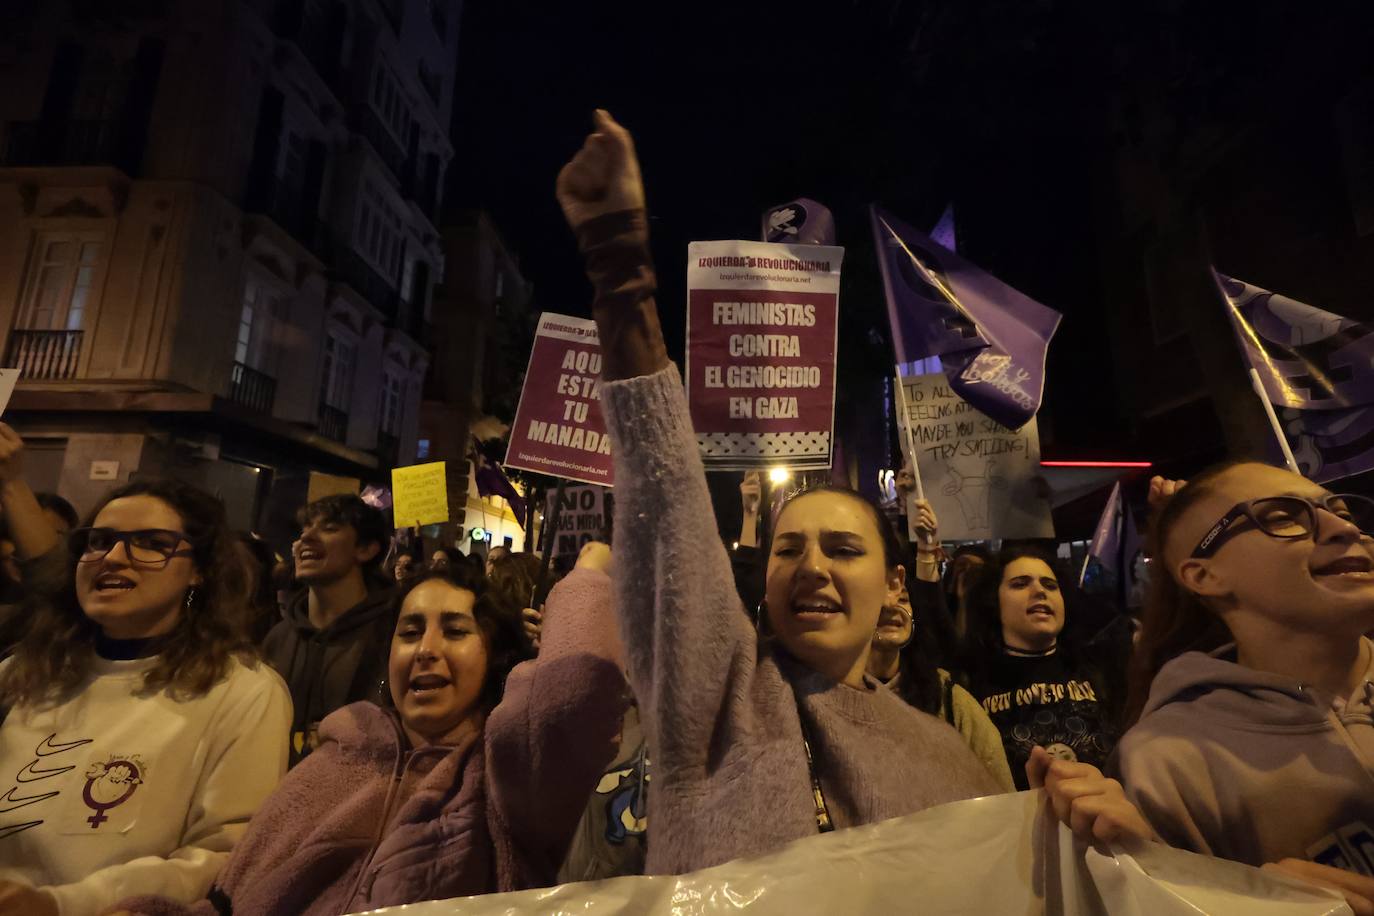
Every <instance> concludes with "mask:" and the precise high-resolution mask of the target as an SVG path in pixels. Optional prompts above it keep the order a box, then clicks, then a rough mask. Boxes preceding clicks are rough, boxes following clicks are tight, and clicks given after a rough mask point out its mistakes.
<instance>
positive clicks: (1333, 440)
mask: <svg viewBox="0 0 1374 916" xmlns="http://www.w3.org/2000/svg"><path fill="white" fill-rule="evenodd" d="M1213 273H1214V275H1215V277H1216V280H1217V286H1218V288H1219V289H1220V290H1221V293H1222V296H1223V297H1224V299H1225V301H1226V306H1227V308H1226V313H1227V315H1228V317H1230V319H1231V324H1232V326H1233V327H1234V328H1235V331H1236V336H1237V337H1238V338H1239V339H1240V343H1241V349H1242V352H1244V353H1245V356H1246V358H1247V359H1248V360H1249V362H1250V365H1251V366H1252V367H1253V368H1254V369H1255V370H1256V371H1257V372H1258V373H1259V377H1260V383H1261V384H1262V385H1263V386H1264V392H1265V394H1266V395H1267V396H1268V398H1269V401H1270V402H1271V403H1272V404H1273V405H1274V407H1275V409H1276V410H1279V411H1281V413H1280V423H1281V425H1282V427H1283V432H1284V435H1285V436H1286V437H1287V439H1288V442H1289V445H1290V446H1291V447H1292V449H1293V455H1294V457H1295V458H1296V459H1297V461H1298V466H1299V468H1300V469H1301V471H1302V473H1303V474H1304V475H1305V476H1307V477H1308V478H1310V479H1312V480H1315V481H1317V482H1318V483H1325V482H1326V481H1328V480H1335V479H1337V478H1340V477H1348V476H1350V475H1352V474H1359V473H1362V472H1364V471H1368V470H1371V469H1374V327H1371V326H1370V325H1367V324H1363V323H1361V322H1357V321H1352V320H1350V319H1349V318H1345V317H1343V316H1341V315H1337V314H1334V313H1332V312H1328V311H1324V310H1323V309H1319V308H1316V307H1315V306H1311V305H1308V304H1306V303H1304V302H1298V301H1297V300H1296V299H1289V298H1288V297H1287V296H1283V295H1280V294H1278V293H1273V292H1270V291H1269V290H1266V289H1261V288H1260V287H1258V286H1252V285H1251V284H1249V283H1244V282H1242V281H1240V280H1236V279H1234V278H1232V277H1228V276H1226V275H1224V274H1221V273H1217V272H1215V271H1213Z"/></svg>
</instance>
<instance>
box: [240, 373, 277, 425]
mask: <svg viewBox="0 0 1374 916" xmlns="http://www.w3.org/2000/svg"><path fill="white" fill-rule="evenodd" d="M276 399H277V380H276V379H274V378H272V376H270V375H268V374H267V373H265V372H259V371H258V370H256V369H254V368H253V367H252V366H245V365H244V364H243V363H234V368H233V370H232V371H231V372H230V373H229V400H231V401H233V402H234V403H235V404H242V405H243V406H244V407H248V408H251V409H253V410H257V411H261V412H262V413H271V412H272V404H273V402H275V401H276Z"/></svg>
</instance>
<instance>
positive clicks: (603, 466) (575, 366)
mask: <svg viewBox="0 0 1374 916" xmlns="http://www.w3.org/2000/svg"><path fill="white" fill-rule="evenodd" d="M600 376H601V345H600V343H599V342H598V340H597V336H596V322H593V321H588V320H586V319H585V318H571V317H569V316H567V315H555V314H553V313H552V312H545V313H544V314H543V315H541V316H540V317H539V327H538V329H537V330H536V331H535V336H534V348H533V349H532V350H531V351H530V364H529V368H528V369H527V370H526V371H525V387H524V389H523V390H522V391H521V392H520V406H519V407H518V408H517V409H516V411H515V422H514V423H513V424H512V425H511V431H510V445H508V446H507V447H506V467H507V468H519V469H520V470H523V471H534V472H535V473H538V474H552V475H553V476H555V477H566V478H567V479H568V480H580V481H582V482H583V483H594V484H600V485H601V486H606V487H609V486H611V485H612V484H613V483H614V479H613V477H614V475H613V472H612V470H611V440H610V438H609V437H608V436H607V435H606V421H605V419H604V418H603V417H602V415H601V377H600Z"/></svg>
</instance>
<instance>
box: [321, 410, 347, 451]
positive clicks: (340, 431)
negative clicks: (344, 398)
mask: <svg viewBox="0 0 1374 916" xmlns="http://www.w3.org/2000/svg"><path fill="white" fill-rule="evenodd" d="M319 429H320V435H321V436H324V437H325V438H326V439H333V440H334V441H335V442H345V441H347V439H348V414H346V413H344V412H343V411H342V410H340V409H339V408H337V407H330V406H329V405H328V404H321V405H320V426H319Z"/></svg>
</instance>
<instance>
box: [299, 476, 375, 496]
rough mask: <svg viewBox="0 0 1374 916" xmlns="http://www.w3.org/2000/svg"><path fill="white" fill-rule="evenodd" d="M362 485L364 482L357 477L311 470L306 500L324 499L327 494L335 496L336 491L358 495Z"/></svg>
mask: <svg viewBox="0 0 1374 916" xmlns="http://www.w3.org/2000/svg"><path fill="white" fill-rule="evenodd" d="M362 486H363V482H362V481H361V480H359V479H358V478H356V477H336V476H335V475H333V474H322V473H320V472H319V471H311V472H310V485H309V487H307V488H306V491H305V501H306V502H307V503H313V502H314V501H315V500H317V499H324V498H325V497H326V496H333V495H335V494H336V493H348V494H350V495H353V496H357V495H358V491H359V490H361V489H362Z"/></svg>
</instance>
